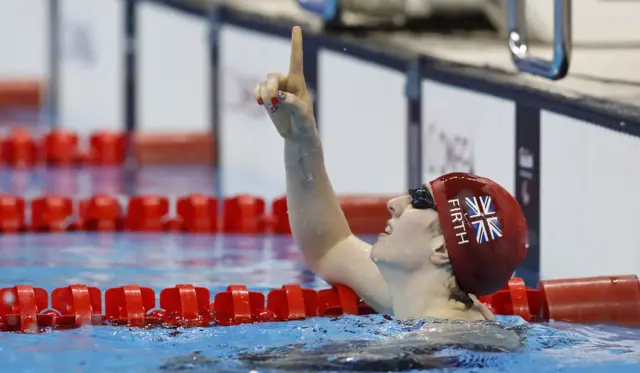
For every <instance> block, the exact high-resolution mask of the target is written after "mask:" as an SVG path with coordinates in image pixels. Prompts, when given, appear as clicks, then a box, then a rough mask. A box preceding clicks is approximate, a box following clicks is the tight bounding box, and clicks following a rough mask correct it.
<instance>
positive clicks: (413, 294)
mask: <svg viewBox="0 0 640 373" xmlns="http://www.w3.org/2000/svg"><path fill="white" fill-rule="evenodd" d="M381 270H382V273H383V276H384V277H385V279H386V280H387V284H388V285H389V291H390V293H391V298H392V301H393V313H394V316H395V317H396V318H397V319H399V320H407V319H415V318H427V317H433V318H442V319H457V320H467V321H475V320H485V319H486V318H485V317H484V316H483V315H482V314H481V313H480V312H478V311H477V310H476V309H475V307H474V308H472V309H471V310H467V309H466V308H465V306H464V304H462V303H461V302H457V301H455V300H453V299H450V294H451V290H450V289H449V282H450V279H451V275H450V274H449V273H448V272H447V271H444V270H437V269H434V270H424V271H416V272H413V273H406V272H404V271H403V270H398V269H395V268H384V269H383V268H381Z"/></svg>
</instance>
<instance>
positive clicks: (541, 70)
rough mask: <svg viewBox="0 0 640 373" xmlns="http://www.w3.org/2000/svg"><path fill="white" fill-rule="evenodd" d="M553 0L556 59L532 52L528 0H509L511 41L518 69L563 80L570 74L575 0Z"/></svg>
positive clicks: (511, 49) (513, 56)
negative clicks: (538, 55) (527, 8)
mask: <svg viewBox="0 0 640 373" xmlns="http://www.w3.org/2000/svg"><path fill="white" fill-rule="evenodd" d="M536 1H541V0H536ZM553 1H554V6H553V13H554V14H553V59H552V60H551V61H547V60H544V59H541V58H537V57H534V56H531V55H530V52H529V44H528V40H527V32H526V29H527V23H526V11H525V5H526V0H507V26H508V27H507V30H508V43H509V51H510V52H511V57H512V59H513V62H514V64H515V65H516V67H517V68H518V70H520V71H521V72H525V73H529V74H533V75H538V76H542V77H545V78H547V79H551V80H560V79H562V78H564V77H565V76H566V75H567V72H568V71H569V63H570V61H571V49H572V37H571V31H572V17H571V6H572V4H571V3H572V1H571V0H553Z"/></svg>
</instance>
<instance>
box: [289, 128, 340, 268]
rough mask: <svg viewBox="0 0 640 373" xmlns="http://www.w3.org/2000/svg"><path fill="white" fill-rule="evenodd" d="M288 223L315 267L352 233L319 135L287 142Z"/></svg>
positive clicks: (309, 263)
mask: <svg viewBox="0 0 640 373" xmlns="http://www.w3.org/2000/svg"><path fill="white" fill-rule="evenodd" d="M285 168H286V175H287V176H286V178H287V205H288V209H289V222H290V223H291V231H292V233H293V237H294V239H295V240H296V243H297V244H298V246H299V247H300V250H301V252H302V254H303V256H304V258H305V260H306V261H307V265H309V266H313V265H314V263H316V262H317V261H318V260H320V259H321V258H322V257H323V256H324V255H325V254H326V253H327V252H328V250H330V249H331V248H332V247H334V246H335V245H336V244H338V243H339V242H340V241H342V240H344V239H345V238H347V237H349V235H350V234H351V231H350V229H349V225H348V224H347V221H346V219H345V217H344V214H343V213H342V209H341V208H340V204H339V202H338V200H337V198H336V195H335V192H334V191H333V187H332V186H331V181H330V180H329V177H328V175H327V171H326V168H325V165H324V156H323V150H322V144H321V142H320V138H319V137H318V135H317V133H316V134H315V135H313V136H309V137H306V138H304V139H300V140H295V141H292V140H285Z"/></svg>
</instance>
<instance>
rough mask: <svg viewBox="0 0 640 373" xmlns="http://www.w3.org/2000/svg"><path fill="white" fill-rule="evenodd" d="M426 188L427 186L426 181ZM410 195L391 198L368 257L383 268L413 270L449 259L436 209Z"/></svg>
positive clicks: (432, 265) (436, 264) (439, 263)
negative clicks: (386, 217) (381, 229)
mask: <svg viewBox="0 0 640 373" xmlns="http://www.w3.org/2000/svg"><path fill="white" fill-rule="evenodd" d="M425 188H426V189H428V190H429V192H430V188H429V186H428V185H425ZM413 200H414V198H412V197H411V196H410V195H404V196H400V197H396V198H393V199H391V200H390V201H389V202H388V203H387V209H388V210H389V213H390V214H391V218H390V219H389V221H388V222H387V229H386V231H385V233H383V234H381V235H380V237H379V238H378V241H377V242H376V243H375V244H374V245H373V248H372V250H371V259H372V260H373V261H374V262H375V263H376V264H378V265H379V266H380V267H383V268H396V269H402V270H405V271H416V270H420V269H422V268H424V267H425V266H429V267H434V266H438V265H442V264H445V263H444V262H443V260H444V261H448V257H446V251H444V236H443V235H442V231H441V229H440V222H439V220H438V213H437V211H436V210H435V209H434V208H425V206H419V205H416V204H415V203H413V202H412V201H413Z"/></svg>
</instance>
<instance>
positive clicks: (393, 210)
mask: <svg viewBox="0 0 640 373" xmlns="http://www.w3.org/2000/svg"><path fill="white" fill-rule="evenodd" d="M410 203H411V196H409V195H405V196H400V197H395V198H392V199H390V200H389V202H387V210H389V213H390V214H391V216H392V217H394V218H397V217H399V216H400V215H402V213H403V212H404V210H406V209H407V207H409V204H410Z"/></svg>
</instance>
